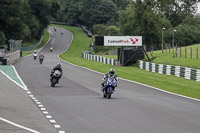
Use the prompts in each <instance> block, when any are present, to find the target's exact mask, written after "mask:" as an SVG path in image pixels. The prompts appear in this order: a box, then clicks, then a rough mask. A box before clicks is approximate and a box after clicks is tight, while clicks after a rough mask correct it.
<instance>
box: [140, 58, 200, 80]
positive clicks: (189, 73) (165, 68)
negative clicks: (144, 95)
mask: <svg viewBox="0 0 200 133" xmlns="http://www.w3.org/2000/svg"><path fill="white" fill-rule="evenodd" d="M138 64H139V68H140V69H144V70H147V71H150V72H157V73H160V74H166V75H175V76H177V77H184V78H186V79H190V80H195V81H200V70H198V69H192V68H188V67H182V66H174V65H164V64H156V63H151V62H145V61H141V60H139V61H138Z"/></svg>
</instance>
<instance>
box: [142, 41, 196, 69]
mask: <svg viewBox="0 0 200 133" xmlns="http://www.w3.org/2000/svg"><path fill="white" fill-rule="evenodd" d="M191 47H192V59H191V56H190V48H191ZM186 48H187V50H186V51H187V52H186V55H187V58H185V47H182V48H181V57H180V48H178V57H177V58H173V50H172V49H171V50H170V53H169V50H168V51H167V53H166V51H164V53H162V51H161V50H159V51H154V52H153V56H154V57H155V59H154V60H152V62H155V63H158V64H167V65H178V66H185V67H190V68H195V69H200V58H199V59H197V56H196V55H197V52H196V48H198V50H199V53H198V56H199V57H200V44H196V45H192V46H188V47H186ZM148 55H149V56H150V54H148ZM150 57H151V56H150ZM145 60H147V59H145Z"/></svg>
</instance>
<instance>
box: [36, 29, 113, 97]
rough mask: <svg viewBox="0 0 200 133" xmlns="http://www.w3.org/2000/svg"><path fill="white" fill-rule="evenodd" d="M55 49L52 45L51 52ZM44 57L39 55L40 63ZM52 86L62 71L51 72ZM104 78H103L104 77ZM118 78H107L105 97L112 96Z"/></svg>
mask: <svg viewBox="0 0 200 133" xmlns="http://www.w3.org/2000/svg"><path fill="white" fill-rule="evenodd" d="M54 31H55V32H56V31H57V29H56V28H55V27H54ZM61 35H63V31H61ZM52 51H53V47H52V46H51V47H50V52H52ZM33 57H34V60H36V58H37V53H34V54H33ZM43 60H44V58H40V56H39V62H40V64H42V62H43ZM51 76H52V77H51V79H50V81H51V87H55V85H56V84H57V83H58V82H59V79H60V78H61V72H60V71H58V70H55V71H54V72H53V73H52V74H51ZM102 80H103V79H102ZM116 84H117V82H116V80H115V78H114V77H113V76H109V77H108V78H107V81H106V82H105V84H104V87H103V88H102V92H103V97H104V98H108V99H110V98H111V95H112V94H113V92H114V91H115V87H116Z"/></svg>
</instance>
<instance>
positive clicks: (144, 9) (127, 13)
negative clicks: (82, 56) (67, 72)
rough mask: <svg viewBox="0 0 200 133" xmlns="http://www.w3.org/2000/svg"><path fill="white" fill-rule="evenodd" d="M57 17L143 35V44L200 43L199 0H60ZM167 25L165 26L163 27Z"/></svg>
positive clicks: (101, 30) (103, 30) (99, 31)
mask: <svg viewBox="0 0 200 133" xmlns="http://www.w3.org/2000/svg"><path fill="white" fill-rule="evenodd" d="M60 2H61V3H62V4H61V5H62V6H61V10H60V11H59V14H58V16H57V18H55V20H57V21H63V22H67V23H69V24H73V25H75V24H83V25H86V26H87V27H88V28H89V29H90V30H92V32H93V34H95V35H129V36H132V35H133V36H142V37H143V44H145V45H147V46H150V45H154V46H156V47H160V46H161V43H162V32H163V40H164V43H168V44H172V34H173V31H176V32H174V43H178V45H181V46H185V45H191V44H195V43H200V16H199V15H198V14H197V13H196V11H197V3H198V2H199V0H60ZM163 29H165V30H163Z"/></svg>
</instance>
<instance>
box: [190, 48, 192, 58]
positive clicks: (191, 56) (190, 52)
mask: <svg viewBox="0 0 200 133" xmlns="http://www.w3.org/2000/svg"><path fill="white" fill-rule="evenodd" d="M190 58H191V59H192V47H191V48H190Z"/></svg>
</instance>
